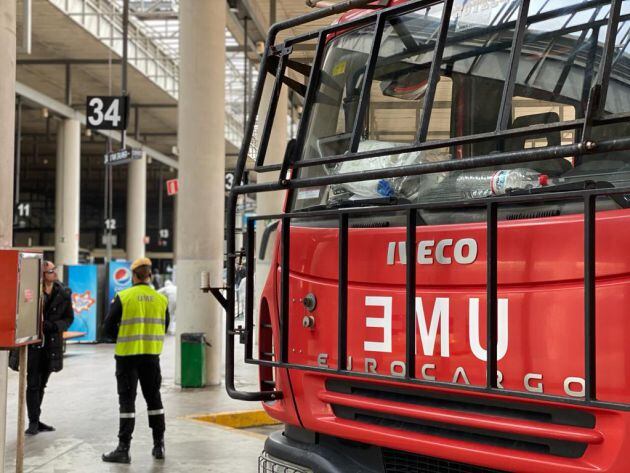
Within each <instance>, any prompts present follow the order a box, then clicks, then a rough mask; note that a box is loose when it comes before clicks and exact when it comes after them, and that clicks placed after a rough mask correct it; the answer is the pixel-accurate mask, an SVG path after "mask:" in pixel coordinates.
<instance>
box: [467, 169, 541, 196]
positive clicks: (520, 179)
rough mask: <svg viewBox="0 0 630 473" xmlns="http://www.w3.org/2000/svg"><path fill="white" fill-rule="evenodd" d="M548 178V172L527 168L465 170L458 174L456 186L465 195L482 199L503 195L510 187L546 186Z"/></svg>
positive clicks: (530, 187) (531, 187)
mask: <svg viewBox="0 0 630 473" xmlns="http://www.w3.org/2000/svg"><path fill="white" fill-rule="evenodd" d="M548 180H549V179H548V177H547V175H546V174H540V173H539V172H536V171H534V170H532V169H525V168H517V169H500V170H497V171H474V172H465V171H464V172H462V174H460V175H459V176H457V178H456V180H455V187H456V189H457V190H458V191H459V192H461V193H462V195H463V196H465V197H468V198H471V199H480V198H483V197H489V196H492V195H503V194H505V193H506V192H507V190H508V189H533V188H535V187H542V186H546V185H547V183H548Z"/></svg>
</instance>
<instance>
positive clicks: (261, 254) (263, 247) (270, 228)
mask: <svg viewBox="0 0 630 473" xmlns="http://www.w3.org/2000/svg"><path fill="white" fill-rule="evenodd" d="M279 223H280V221H279V220H276V221H275V222H271V223H270V224H268V225H267V226H266V227H265V231H264V232H263V235H262V238H261V239H260V250H259V251H258V259H260V260H263V259H265V255H266V254H267V246H268V245H269V237H271V234H272V233H273V232H275V231H276V230H277V229H278V224H279Z"/></svg>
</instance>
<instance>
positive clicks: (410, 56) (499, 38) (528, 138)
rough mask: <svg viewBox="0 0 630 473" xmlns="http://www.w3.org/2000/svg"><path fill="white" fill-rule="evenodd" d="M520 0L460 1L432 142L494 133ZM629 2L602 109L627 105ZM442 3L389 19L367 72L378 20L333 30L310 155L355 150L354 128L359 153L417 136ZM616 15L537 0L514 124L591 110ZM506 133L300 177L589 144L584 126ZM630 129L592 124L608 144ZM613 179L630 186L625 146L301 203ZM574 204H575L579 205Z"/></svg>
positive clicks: (480, 194)
mask: <svg viewBox="0 0 630 473" xmlns="http://www.w3.org/2000/svg"><path fill="white" fill-rule="evenodd" d="M519 3H520V2H516V1H514V2H512V1H507V0H493V1H483V2H480V1H475V0H472V1H465V0H463V1H456V2H455V4H454V6H453V11H452V12H451V15H450V20H449V25H448V33H447V36H446V43H445V48H444V53H443V58H442V61H441V67H440V77H439V81H438V83H437V86H436V91H435V98H434V101H433V105H432V107H431V114H430V119H429V121H428V133H427V136H426V137H425V138H424V137H423V139H426V141H433V140H444V139H449V138H454V137H460V136H468V135H475V134H479V133H487V132H493V131H495V130H496V129H497V127H498V122H499V114H500V110H501V102H502V97H503V94H504V89H505V82H506V78H507V77H508V73H509V68H510V55H511V49H512V41H513V37H514V35H515V25H516V20H517V17H518V15H519ZM628 13H630V1H624V2H623V3H622V10H621V21H620V23H619V28H618V31H617V32H615V33H616V49H615V54H614V56H613V62H612V72H611V76H610V78H609V82H608V90H607V98H606V101H605V103H604V107H603V108H604V113H605V115H606V116H613V115H615V114H621V113H627V112H630V90H629V86H630V85H629V78H630V76H629V67H630V61H629V60H628V55H627V53H626V47H627V45H628V43H629V42H630V23H629V22H628V21H627V20H628V19H630V15H628ZM442 14H443V4H441V3H436V4H434V5H432V6H425V7H422V8H419V9H417V10H414V11H411V12H407V13H404V14H401V15H399V16H394V17H389V19H388V20H387V21H386V23H385V27H384V30H383V33H382V37H381V39H380V48H379V54H378V59H377V61H376V65H375V67H374V72H373V74H372V75H371V77H369V78H368V77H367V74H366V71H367V69H368V60H369V56H370V51H371V49H372V44H373V42H374V38H375V30H376V28H375V25H374V24H371V25H368V26H364V27H361V28H358V29H353V30H350V31H346V32H343V33H341V34H338V35H336V36H335V37H333V38H329V39H328V42H327V44H326V49H325V51H324V56H323V63H322V68H321V74H320V77H319V80H318V83H317V84H315V86H316V87H317V93H316V95H315V103H314V104H313V108H312V111H311V113H310V116H308V117H305V119H306V120H308V121H307V123H306V125H305V126H306V135H305V140H304V148H303V150H302V151H301V159H302V160H317V159H321V158H324V157H327V156H337V155H343V154H344V153H346V152H349V151H351V141H352V131H353V129H354V128H355V126H358V127H359V130H360V141H359V144H358V149H357V151H358V152H363V151H369V150H375V149H383V148H390V147H391V148H394V147H400V146H404V145H408V144H411V143H414V142H416V141H417V139H418V138H417V134H418V129H419V128H420V125H421V120H422V114H423V108H424V103H425V97H426V92H427V84H428V76H429V70H430V67H431V64H432V63H433V61H434V49H435V44H436V38H437V36H438V32H439V27H440V21H441V18H442ZM609 14H610V4H609V2H603V1H594V0H589V1H588V2H584V1H582V2H580V1H576V2H571V3H570V4H569V2H566V1H563V0H532V1H531V2H530V5H529V12H528V17H529V20H528V23H527V27H526V30H525V34H524V39H523V46H522V48H521V51H520V52H519V53H518V56H517V61H516V63H515V67H516V81H515V85H514V89H513V93H512V94H511V108H510V109H509V111H508V115H509V117H508V120H507V126H506V128H508V129H510V128H524V127H530V126H532V125H544V124H550V123H556V122H570V121H572V120H576V119H579V118H582V117H584V114H585V111H586V107H587V103H588V98H589V92H590V89H591V87H592V85H593V84H594V81H595V80H596V78H597V77H596V76H597V71H598V68H599V65H600V60H601V57H602V52H603V48H604V42H605V39H606V35H607V24H608V18H609ZM366 80H370V81H371V84H370V87H369V90H367V93H368V94H369V101H368V102H367V107H366V111H365V113H364V120H363V123H361V124H359V125H355V122H356V121H357V115H358V110H359V102H360V95H361V90H362V88H363V84H364V83H365V81H366ZM541 128H542V127H541V126H538V127H537V129H538V130H539V131H537V132H533V131H532V132H530V133H525V134H522V135H520V136H518V137H512V138H507V139H503V140H497V139H488V140H485V141H478V142H475V143H472V144H466V145H456V146H449V147H443V148H437V149H432V150H427V151H418V152H411V153H403V154H391V155H385V156H381V157H376V158H365V159H361V160H357V161H346V162H342V163H336V164H323V165H316V166H310V167H303V168H301V169H300V176H302V177H313V176H321V175H330V174H344V173H350V172H360V171H364V170H368V169H381V168H386V167H394V166H404V165H410V164H417V163H425V162H435V161H443V160H452V159H462V158H467V157H472V156H480V155H488V154H491V153H493V152H497V151H517V150H521V149H526V148H533V147H543V146H555V145H566V144H572V143H576V142H580V141H581V140H582V137H581V128H580V127H574V128H571V127H566V128H565V129H563V130H562V131H545V130H542V131H541ZM628 135H630V123H628V122H627V121H626V122H624V121H619V122H616V123H614V124H613V123H609V124H602V125H598V126H596V127H594V128H593V130H592V132H591V138H592V139H594V140H598V139H599V140H601V139H606V138H611V137H619V136H628ZM587 180H588V181H605V182H606V183H608V184H611V185H616V186H620V185H628V184H630V156H629V155H628V153H626V152H611V153H601V154H597V155H589V156H587V157H581V158H580V157H575V158H573V157H568V158H558V159H554V160H546V161H536V162H530V163H525V164H512V165H507V166H506V165H503V166H501V167H500V168H491V169H490V168H485V169H474V170H469V171H457V172H450V173H434V174H427V175H422V176H415V177H402V178H391V179H382V180H379V181H364V182H354V183H345V184H338V185H331V186H326V187H321V188H308V189H300V190H298V191H297V192H296V193H295V194H294V198H293V209H302V208H306V207H311V206H313V205H328V204H335V205H340V204H343V202H344V201H350V200H358V199H374V198H378V197H397V198H400V199H405V200H408V201H410V202H430V201H435V200H442V201H443V200H449V199H454V200H459V199H467V198H485V197H487V196H489V195H493V194H500V193H505V192H506V191H509V189H520V188H529V187H539V186H553V185H558V184H566V183H571V182H583V181H587ZM575 211H578V210H575Z"/></svg>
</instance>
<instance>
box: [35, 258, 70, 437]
mask: <svg viewBox="0 0 630 473" xmlns="http://www.w3.org/2000/svg"><path fill="white" fill-rule="evenodd" d="M42 268H43V272H44V320H43V332H44V337H43V338H44V341H43V343H42V344H41V345H30V346H29V347H28V369H27V383H26V384H27V386H26V407H27V409H28V420H29V423H28V429H27V430H26V434H28V435H36V434H38V433H39V432H51V431H53V430H55V429H54V427H52V426H50V425H46V424H44V423H43V422H42V421H41V420H39V416H40V414H41V407H42V400H43V399H44V390H45V389H46V384H47V383H48V378H49V377H50V374H51V373H52V372H53V371H54V372H57V371H61V370H62V369H63V332H65V331H66V330H68V327H70V325H72V321H73V320H74V311H73V309H72V292H71V291H70V289H69V288H67V287H65V286H64V285H63V284H61V283H60V282H59V281H58V280H57V268H55V265H54V264H53V263H52V262H50V261H45V262H44V264H43V266H42Z"/></svg>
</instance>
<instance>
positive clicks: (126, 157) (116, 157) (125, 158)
mask: <svg viewBox="0 0 630 473" xmlns="http://www.w3.org/2000/svg"><path fill="white" fill-rule="evenodd" d="M142 154H143V152H142V150H141V149H139V148H134V149H121V150H120V151H115V152H113V153H107V154H106V155H105V160H104V163H105V165H106V166H107V165H109V166H115V165H117V164H126V163H129V162H131V161H133V160H137V159H142Z"/></svg>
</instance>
